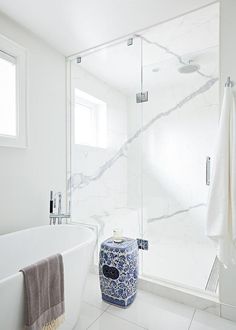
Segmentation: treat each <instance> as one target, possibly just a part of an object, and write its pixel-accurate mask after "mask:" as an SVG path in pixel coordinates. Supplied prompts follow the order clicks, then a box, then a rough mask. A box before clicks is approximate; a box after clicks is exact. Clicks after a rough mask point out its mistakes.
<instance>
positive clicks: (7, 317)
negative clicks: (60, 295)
mask: <svg viewBox="0 0 236 330" xmlns="http://www.w3.org/2000/svg"><path fill="white" fill-rule="evenodd" d="M94 246H95V233H94V232H93V231H92V230H91V229H89V228H86V227H83V226H80V225H78V226H77V225H56V226H43V227H36V228H32V229H26V230H22V231H18V232H15V233H11V234H7V235H2V236H0V329H1V330H22V329H23V328H24V282H23V274H22V273H21V272H19V270H20V269H21V268H23V267H25V266H27V265H30V264H32V263H34V262H36V261H39V260H41V259H43V258H45V257H47V256H50V255H53V254H55V253H61V254H62V256H63V262H64V273H65V310H66V311H65V322H64V323H63V325H62V326H61V327H60V330H72V329H73V327H74V326H75V324H76V322H77V319H78V317H79V310H80V304H81V299H82V294H83V288H84V285H85V280H86V276H87V273H88V270H89V265H90V262H91V257H92V254H93V250H94Z"/></svg>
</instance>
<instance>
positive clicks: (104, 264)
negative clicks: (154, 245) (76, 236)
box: [99, 238, 138, 307]
mask: <svg viewBox="0 0 236 330" xmlns="http://www.w3.org/2000/svg"><path fill="white" fill-rule="evenodd" d="M99 277H100V288H101V292H102V299H103V300H105V301H107V302H109V303H111V304H115V305H118V306H121V307H127V306H128V305H130V304H131V303H132V302H133V301H134V298H135V295H136V291H137V281H138V244H137V240H134V239H130V238H125V239H124V241H123V242H122V243H115V242H114V241H113V239H111V238H110V239H108V240H106V241H104V242H103V243H102V244H101V249H100V261H99Z"/></svg>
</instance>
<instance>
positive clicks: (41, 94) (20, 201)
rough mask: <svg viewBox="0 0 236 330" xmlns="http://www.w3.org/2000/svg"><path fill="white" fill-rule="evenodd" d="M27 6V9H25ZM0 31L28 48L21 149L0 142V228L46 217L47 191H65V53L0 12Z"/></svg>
mask: <svg viewBox="0 0 236 330" xmlns="http://www.w3.org/2000/svg"><path fill="white" fill-rule="evenodd" d="M26 10H27V9H26ZM0 32H1V34H3V35H5V36H6V37H8V38H10V39H12V40H14V41H15V42H17V43H19V44H20V45H22V46H23V47H25V48H26V49H27V51H28V81H27V84H28V92H27V99H28V108H27V111H28V142H29V145H28V147H27V148H26V149H16V148H6V147H0V234H3V233H6V232H11V231H15V230H19V229H23V228H26V227H32V226H37V225H43V224H47V223H48V204H49V191H50V189H54V190H57V191H59V190H60V191H65V182H66V179H65V175H66V147H65V146H66V138H65V137H66V134H65V127H66V125H65V118H66V112H65V58H64V56H62V55H60V54H59V53H58V52H56V51H54V50H53V49H52V48H50V46H48V45H47V44H45V43H44V42H42V41H41V40H40V39H39V38H37V37H36V36H34V35H33V34H31V33H30V32H29V31H27V30H25V29H24V28H22V27H21V26H20V25H18V24H16V23H15V22H14V21H12V20H10V19H9V18H8V17H6V16H4V15H3V14H0Z"/></svg>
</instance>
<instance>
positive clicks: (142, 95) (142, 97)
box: [136, 91, 148, 103]
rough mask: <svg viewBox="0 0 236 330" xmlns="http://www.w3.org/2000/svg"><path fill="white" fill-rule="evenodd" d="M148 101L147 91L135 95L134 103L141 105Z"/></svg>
mask: <svg viewBox="0 0 236 330" xmlns="http://www.w3.org/2000/svg"><path fill="white" fill-rule="evenodd" d="M147 101H148V91H146V92H142V93H137V94H136V103H143V102H147Z"/></svg>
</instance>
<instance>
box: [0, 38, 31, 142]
mask: <svg viewBox="0 0 236 330" xmlns="http://www.w3.org/2000/svg"><path fill="white" fill-rule="evenodd" d="M25 62H26V54H25V50H24V48H22V47H21V46H19V45H17V44H15V43H14V42H12V41H10V40H9V39H7V38H5V37H3V36H1V35H0V146H11V147H25V146H26V63H25Z"/></svg>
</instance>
